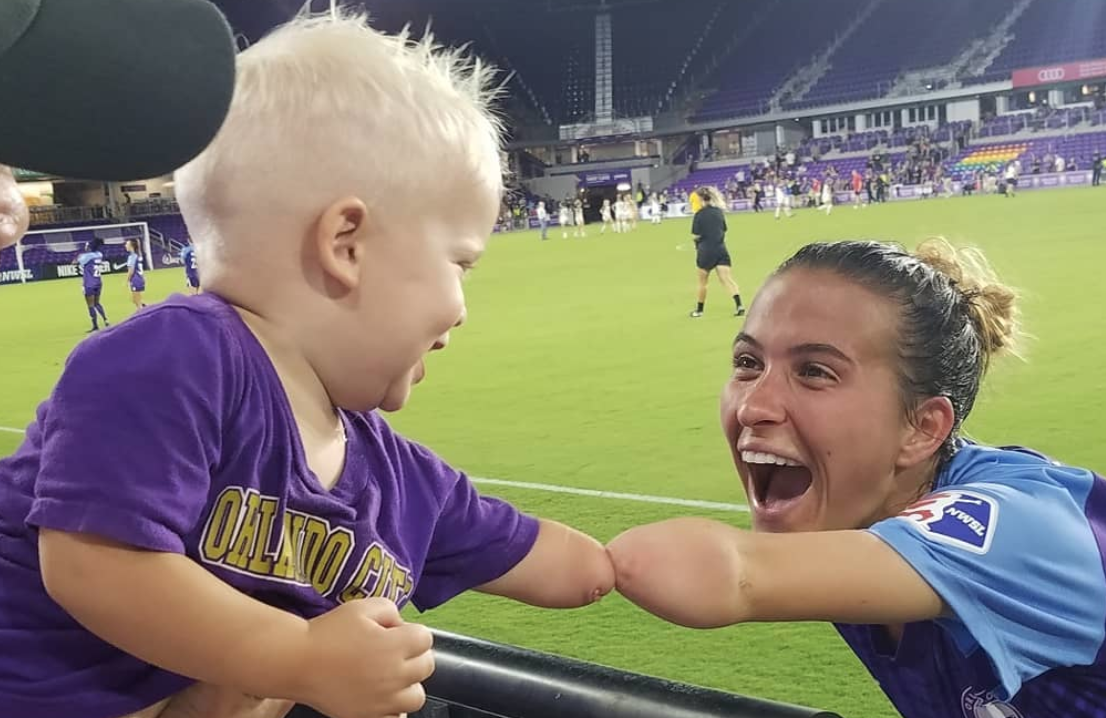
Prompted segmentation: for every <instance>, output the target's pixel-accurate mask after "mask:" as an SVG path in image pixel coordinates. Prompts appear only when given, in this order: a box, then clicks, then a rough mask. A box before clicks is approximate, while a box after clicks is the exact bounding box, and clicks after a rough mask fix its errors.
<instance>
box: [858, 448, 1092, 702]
mask: <svg viewBox="0 0 1106 718" xmlns="http://www.w3.org/2000/svg"><path fill="white" fill-rule="evenodd" d="M870 531H871V532H872V533H874V534H876V535H877V536H879V537H880V538H881V539H882V540H883V541H885V542H887V543H888V544H889V545H890V546H891V547H892V548H894V549H895V551H897V552H898V553H899V554H900V555H901V556H902V557H903V558H904V559H905V560H906V561H907V562H908V563H909V564H910V565H911V566H912V567H913V568H914V569H915V570H916V571H917V572H918V573H919V574H920V575H921V576H922V578H924V579H925V580H926V581H927V582H928V583H929V585H930V586H932V587H933V589H934V590H935V591H936V592H937V593H938V594H939V595H940V596H941V598H943V599H944V601H945V603H946V604H947V605H948V607H949V608H950V610H951V613H952V614H953V617H950V618H947V619H938V620H936V621H927V622H920V623H914V624H908V625H907V626H906V627H905V628H904V632H903V635H902V638H901V640H900V641H899V643H898V644H897V645H893V644H892V643H891V642H890V640H889V638H888V637H887V635H886V633H885V631H884V630H883V629H882V628H881V627H873V626H854V625H839V626H838V630H839V631H840V632H841V634H842V636H843V637H844V638H845V640H846V641H847V642H848V643H849V645H850V647H852V649H853V650H854V651H855V652H856V653H857V655H858V656H859V657H860V659H861V660H862V661H863V662H864V663H865V665H866V666H867V667H868V669H869V670H870V671H871V673H872V674H873V675H874V676H875V677H876V678H877V679H878V680H879V682H880V685H881V687H882V688H883V690H884V691H885V692H886V693H887V695H888V697H889V698H890V699H891V700H892V702H893V703H894V704H895V707H896V708H898V710H899V711H900V712H901V713H902V714H903V716H904V717H905V718H959V717H960V716H964V718H992V717H994V718H1059V717H1060V716H1064V718H1106V651H1104V649H1103V644H1104V639H1106V560H1104V558H1103V557H1104V556H1106V480H1103V479H1102V477H1099V476H1096V475H1095V474H1094V473H1092V472H1091V471H1088V470H1086V469H1078V468H1073V467H1069V466H1063V465H1061V464H1058V463H1056V462H1053V461H1051V460H1049V459H1048V458H1046V457H1044V456H1042V455H1040V454H1038V453H1036V452H1033V451H1030V450H1027V449H1021V448H1004V449H995V448H987V447H982V446H976V445H971V444H967V445H964V446H963V447H962V448H961V449H960V450H959V451H958V452H957V454H956V455H955V456H954V457H953V458H952V459H951V460H950V461H949V462H948V464H947V465H946V466H945V468H944V469H943V470H942V471H941V473H940V475H939V476H938V479H937V484H936V487H935V491H934V492H933V493H931V494H929V495H927V496H926V497H924V498H923V499H922V500H921V501H919V502H917V503H916V504H914V505H913V506H911V507H910V508H909V509H907V510H906V511H904V512H903V513H902V514H900V515H898V516H896V517H893V518H890V519H887V520H884V521H881V522H879V523H877V524H875V525H874V526H872V527H871V529H870Z"/></svg>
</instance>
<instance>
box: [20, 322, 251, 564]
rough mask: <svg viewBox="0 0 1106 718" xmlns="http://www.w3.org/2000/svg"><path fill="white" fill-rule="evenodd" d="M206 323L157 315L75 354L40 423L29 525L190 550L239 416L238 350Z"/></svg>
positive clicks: (218, 329) (99, 338)
mask: <svg viewBox="0 0 1106 718" xmlns="http://www.w3.org/2000/svg"><path fill="white" fill-rule="evenodd" d="M204 317H205V315H202V314H197V313H194V312H191V311H189V310H187V309H183V308H163V309H155V310H154V311H152V312H149V313H144V314H142V315H139V316H137V317H134V318H132V319H131V320H129V321H128V322H126V323H125V324H122V325H120V326H118V327H116V328H114V329H112V330H110V331H108V332H105V333H104V334H102V335H99V336H96V337H94V338H92V339H89V340H86V341H85V342H83V343H81V344H80V345H79V346H78V347H77V349H76V350H75V351H74V352H73V354H72V355H71V356H70V358H69V360H68V362H67V364H66V367H65V370H64V371H63V373H62V376H61V379H60V380H59V381H58V384H57V386H56V388H55V389H54V392H53V394H52V396H51V398H50V406H49V410H48V412H47V413H46V415H45V417H44V419H43V422H42V426H41V428H42V431H43V449H42V462H41V467H40V472H39V475H38V478H37V480H36V484H35V497H34V501H33V503H32V506H31V511H30V513H29V515H28V518H27V522H28V523H29V524H31V525H34V526H37V527H40V528H50V529H54V530H58V531H67V532H76V533H90V534H96V535H99V536H102V537H105V538H108V539H112V540H115V541H118V542H121V543H124V544H127V545H130V546H135V547H138V548H143V549H148V550H153V551H166V552H173V553H183V552H184V541H183V538H182V537H183V536H185V535H187V534H188V533H189V532H190V531H192V530H193V528H194V527H195V525H196V522H197V521H198V520H199V517H200V515H201V513H202V510H203V507H204V505H205V503H206V501H207V494H208V489H209V485H210V475H211V469H212V467H214V466H216V465H217V464H218V463H219V460H220V454H221V451H222V446H221V427H222V422H223V419H224V417H227V416H230V415H232V412H231V411H230V410H228V408H227V407H228V405H229V404H231V402H232V399H231V396H232V393H233V386H232V382H230V381H228V380H227V379H228V377H230V376H232V374H231V371H230V364H231V363H232V357H233V356H234V355H233V354H232V353H231V352H230V351H229V349H228V345H229V341H227V339H226V338H222V339H221V337H225V335H224V334H223V330H222V329H221V327H219V326H210V324H212V322H213V320H210V319H208V320H206V321H205V320H204Z"/></svg>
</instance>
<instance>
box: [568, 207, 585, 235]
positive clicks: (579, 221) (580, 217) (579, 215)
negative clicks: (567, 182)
mask: <svg viewBox="0 0 1106 718" xmlns="http://www.w3.org/2000/svg"><path fill="white" fill-rule="evenodd" d="M572 226H573V230H572V236H573V237H586V236H588V230H587V229H586V228H585V226H584V203H583V202H582V201H581V200H579V199H578V200H576V202H574V203H573V205H572Z"/></svg>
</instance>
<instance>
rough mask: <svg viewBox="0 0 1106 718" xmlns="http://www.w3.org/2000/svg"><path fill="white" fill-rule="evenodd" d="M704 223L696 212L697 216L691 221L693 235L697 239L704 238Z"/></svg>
mask: <svg viewBox="0 0 1106 718" xmlns="http://www.w3.org/2000/svg"><path fill="white" fill-rule="evenodd" d="M702 224H703V223H702V221H701V220H700V219H699V213H698V212H696V213H695V216H694V217H693V218H692V219H691V233H692V234H693V235H695V236H696V237H702V236H703V227H702Z"/></svg>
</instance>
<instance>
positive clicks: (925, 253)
mask: <svg viewBox="0 0 1106 718" xmlns="http://www.w3.org/2000/svg"><path fill="white" fill-rule="evenodd" d="M913 254H914V256H915V257H916V258H917V259H918V260H919V261H920V262H922V263H923V264H926V265H928V266H930V267H932V268H933V269H934V270H936V271H937V272H940V273H941V274H943V275H944V276H945V277H947V278H948V280H949V283H950V284H951V285H952V287H953V288H954V289H956V290H957V291H958V292H959V293H960V295H961V297H962V298H963V300H964V303H965V305H966V307H967V311H968V312H969V313H970V315H971V319H972V324H973V325H974V326H975V328H976V331H977V332H978V334H979V339H980V343H981V345H982V348H983V353H984V358H985V361H987V362H989V361H990V360H991V359H992V358H993V357H995V356H997V355H999V354H1002V353H1008V354H1015V355H1016V354H1017V353H1018V348H1019V345H1020V343H1021V338H1022V333H1021V311H1020V309H1019V307H1018V293H1017V292H1016V291H1014V289H1012V288H1011V287H1009V286H1007V285H1005V284H1003V283H1002V282H1001V281H1000V280H999V278H998V275H997V274H996V273H995V270H994V269H993V268H992V267H991V264H990V263H989V262H988V261H987V258H986V257H985V256H983V253H982V252H981V251H979V250H978V249H975V248H971V247H967V248H961V249H957V248H956V247H953V246H952V245H951V244H949V243H948V242H947V241H946V240H945V239H943V238H941V237H935V238H932V239H927V240H926V241H924V242H922V243H921V244H920V245H918V248H917V249H916V250H914V253H913Z"/></svg>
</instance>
